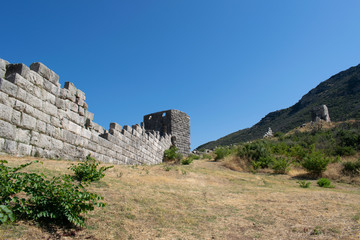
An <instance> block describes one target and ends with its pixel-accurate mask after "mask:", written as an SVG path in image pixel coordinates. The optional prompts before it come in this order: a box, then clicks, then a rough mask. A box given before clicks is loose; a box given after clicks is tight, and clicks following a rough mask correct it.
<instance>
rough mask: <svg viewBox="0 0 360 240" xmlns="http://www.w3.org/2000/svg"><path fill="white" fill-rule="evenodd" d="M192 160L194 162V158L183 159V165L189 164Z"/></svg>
mask: <svg viewBox="0 0 360 240" xmlns="http://www.w3.org/2000/svg"><path fill="white" fill-rule="evenodd" d="M192 162H193V159H192V158H185V159H183V160H181V164H182V165H189V164H190V163H192Z"/></svg>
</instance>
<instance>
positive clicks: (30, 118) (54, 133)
mask: <svg viewBox="0 0 360 240" xmlns="http://www.w3.org/2000/svg"><path fill="white" fill-rule="evenodd" d="M85 99H86V98H85V94H84V92H82V91H81V90H79V89H77V88H76V87H75V86H74V84H73V83H71V82H66V83H65V86H64V88H61V87H60V84H59V76H58V75H57V74H56V73H54V72H53V71H52V70H50V69H48V68H47V67H46V66H45V65H43V64H42V63H33V64H31V65H30V68H29V67H27V66H26V65H24V64H9V63H8V62H7V61H5V60H2V59H0V152H3V153H8V154H12V155H32V156H41V157H47V158H62V159H84V158H85V157H86V156H87V155H88V154H91V155H92V156H93V157H95V158H96V159H98V160H100V161H103V162H109V163H113V164H156V163H160V162H162V159H163V152H164V150H166V149H168V148H169V147H170V146H171V135H170V134H169V133H161V134H160V132H158V131H145V129H144V127H143V124H141V125H142V126H141V127H140V126H139V125H134V126H132V127H129V126H124V127H121V126H120V125H118V124H117V123H111V124H110V128H109V130H108V131H107V130H105V128H104V127H102V126H100V125H98V124H97V123H95V122H93V118H94V114H93V113H91V112H89V111H88V105H87V104H86V102H85ZM179 112H180V111H179ZM180 113H181V112H180ZM189 131H190V130H189ZM189 137H190V136H189ZM189 141H190V140H189Z"/></svg>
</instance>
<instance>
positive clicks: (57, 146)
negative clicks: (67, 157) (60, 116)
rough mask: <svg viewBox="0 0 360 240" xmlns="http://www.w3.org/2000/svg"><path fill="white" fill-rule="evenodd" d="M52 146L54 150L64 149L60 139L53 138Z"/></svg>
mask: <svg viewBox="0 0 360 240" xmlns="http://www.w3.org/2000/svg"><path fill="white" fill-rule="evenodd" d="M51 146H52V147H53V148H54V149H57V150H62V149H63V148H64V143H63V142H62V141H60V140H58V139H55V138H51Z"/></svg>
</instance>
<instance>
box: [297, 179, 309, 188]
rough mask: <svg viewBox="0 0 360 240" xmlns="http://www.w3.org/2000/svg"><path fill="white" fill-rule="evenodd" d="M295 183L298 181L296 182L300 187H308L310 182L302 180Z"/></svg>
mask: <svg viewBox="0 0 360 240" xmlns="http://www.w3.org/2000/svg"><path fill="white" fill-rule="evenodd" d="M297 183H298V184H299V185H300V187H302V188H309V187H310V185H311V182H306V181H304V180H302V181H298V182H297Z"/></svg>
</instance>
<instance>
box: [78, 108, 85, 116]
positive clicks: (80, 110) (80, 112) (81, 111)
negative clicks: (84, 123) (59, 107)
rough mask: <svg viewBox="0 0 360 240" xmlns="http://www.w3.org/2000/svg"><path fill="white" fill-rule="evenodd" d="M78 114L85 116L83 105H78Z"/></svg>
mask: <svg viewBox="0 0 360 240" xmlns="http://www.w3.org/2000/svg"><path fill="white" fill-rule="evenodd" d="M79 115H80V116H85V110H84V108H83V107H80V106H79Z"/></svg>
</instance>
